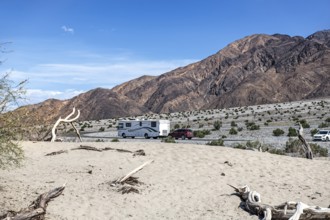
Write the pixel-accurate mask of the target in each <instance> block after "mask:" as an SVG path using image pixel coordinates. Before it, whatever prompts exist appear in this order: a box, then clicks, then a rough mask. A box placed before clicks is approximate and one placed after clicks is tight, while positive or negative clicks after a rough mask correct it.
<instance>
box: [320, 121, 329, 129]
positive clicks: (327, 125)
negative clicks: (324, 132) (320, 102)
mask: <svg viewBox="0 0 330 220" xmlns="http://www.w3.org/2000/svg"><path fill="white" fill-rule="evenodd" d="M327 127H329V123H325V122H322V123H321V124H319V126H318V128H327Z"/></svg>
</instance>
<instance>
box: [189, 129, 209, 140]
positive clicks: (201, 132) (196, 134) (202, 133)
mask: <svg viewBox="0 0 330 220" xmlns="http://www.w3.org/2000/svg"><path fill="white" fill-rule="evenodd" d="M193 134H194V137H198V138H203V137H205V135H209V134H211V131H210V130H205V129H204V130H197V131H193Z"/></svg>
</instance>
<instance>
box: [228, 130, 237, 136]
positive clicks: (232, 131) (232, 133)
mask: <svg viewBox="0 0 330 220" xmlns="http://www.w3.org/2000/svg"><path fill="white" fill-rule="evenodd" d="M229 134H231V135H236V134H237V131H236V129H235V128H231V129H230V130H229Z"/></svg>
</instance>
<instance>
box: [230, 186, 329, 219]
mask: <svg viewBox="0 0 330 220" xmlns="http://www.w3.org/2000/svg"><path fill="white" fill-rule="evenodd" d="M228 185H229V184H228ZM229 186H231V187H233V188H234V189H235V192H236V194H237V195H238V196H239V197H240V198H241V199H242V200H243V203H244V206H245V209H246V210H247V211H248V212H250V213H251V214H254V215H258V216H259V217H260V219H262V220H287V219H289V220H299V219H300V220H307V219H314V220H315V219H318V220H320V219H330V208H321V207H319V206H309V205H307V204H304V203H302V202H285V203H283V204H281V205H278V206H271V205H267V204H263V203H261V196H260V194H259V193H257V192H256V191H251V190H250V188H249V187H248V186H243V187H239V188H238V187H234V186H232V185H229Z"/></svg>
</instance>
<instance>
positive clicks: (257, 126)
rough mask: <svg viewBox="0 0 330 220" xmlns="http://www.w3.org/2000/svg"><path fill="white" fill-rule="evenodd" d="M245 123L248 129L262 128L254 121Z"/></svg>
mask: <svg viewBox="0 0 330 220" xmlns="http://www.w3.org/2000/svg"><path fill="white" fill-rule="evenodd" d="M245 125H246V129H248V130H259V129H260V126H259V125H257V124H256V123H254V122H246V123H245Z"/></svg>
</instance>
